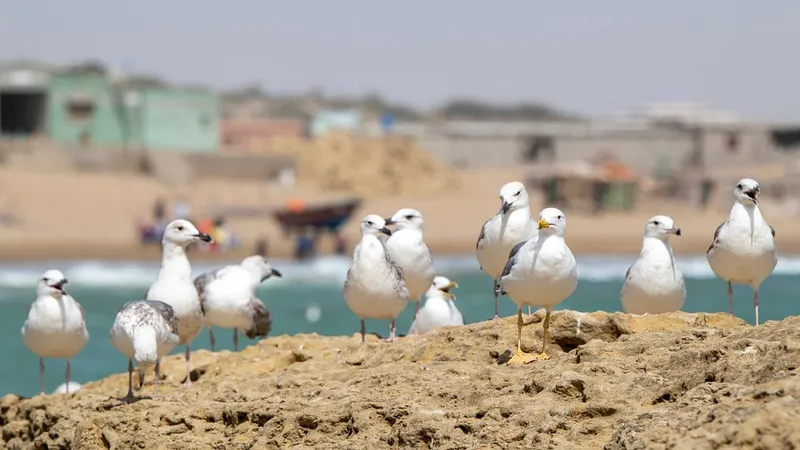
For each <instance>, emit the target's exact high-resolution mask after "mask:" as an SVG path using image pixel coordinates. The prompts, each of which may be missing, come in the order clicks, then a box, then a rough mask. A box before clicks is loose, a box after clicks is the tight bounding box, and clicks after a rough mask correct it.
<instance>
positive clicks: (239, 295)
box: [194, 255, 282, 352]
mask: <svg viewBox="0 0 800 450" xmlns="http://www.w3.org/2000/svg"><path fill="white" fill-rule="evenodd" d="M273 276H275V277H281V276H282V275H281V273H280V272H279V271H277V270H275V269H273V268H272V266H270V265H269V263H268V262H267V260H266V259H265V258H264V257H263V256H261V255H253V256H248V257H247V258H245V259H243V260H242V262H241V264H235V265H230V266H225V267H223V268H221V269H217V270H214V271H212V272H209V273H205V274H203V275H200V276H199V277H197V278H195V279H194V285H195V287H196V288H197V295H199V296H200V304H201V305H202V307H203V313H204V314H205V318H206V326H207V327H208V336H209V338H210V340H211V351H212V352H213V351H214V344H215V341H214V331H213V330H212V329H211V328H212V327H214V326H218V327H222V328H233V350H234V351H238V350H239V330H242V332H243V333H244V334H245V335H246V336H247V337H248V338H249V339H253V338H255V337H259V336H260V337H263V336H266V335H267V334H269V330H270V328H271V327H272V314H270V312H269V310H268V309H267V307H266V306H264V304H263V303H261V300H259V299H258V297H256V290H257V289H258V285H259V284H261V283H262V282H264V281H265V280H266V279H268V278H270V277H273Z"/></svg>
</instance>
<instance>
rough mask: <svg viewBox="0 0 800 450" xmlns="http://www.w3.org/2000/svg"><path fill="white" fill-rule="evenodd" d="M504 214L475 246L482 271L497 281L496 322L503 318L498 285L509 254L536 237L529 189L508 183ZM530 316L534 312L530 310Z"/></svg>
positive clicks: (503, 190)
mask: <svg viewBox="0 0 800 450" xmlns="http://www.w3.org/2000/svg"><path fill="white" fill-rule="evenodd" d="M500 200H501V201H502V204H501V206H500V210H499V211H498V212H497V214H495V215H494V217H492V218H491V219H489V220H487V221H486V222H485V223H484V224H483V227H481V234H480V235H479V236H478V242H477V243H476V244H475V247H476V250H477V254H478V264H480V267H481V270H483V271H484V272H486V273H487V274H489V276H491V277H492V280H494V283H493V286H492V293H493V294H494V318H495V319H499V318H500V312H499V311H500V310H499V304H498V299H497V294H498V282H499V279H500V275H501V274H502V273H503V267H504V266H505V264H506V261H508V257H509V252H511V249H512V248H514V246H515V245H517V244H518V243H520V242H522V241H525V240H528V239H531V238H532V237H534V236H536V227H535V222H533V221H532V220H531V206H530V200H529V199H528V191H526V190H525V185H523V184H522V183H520V182H518V181H512V182H510V183H506V184H504V185H503V187H501V188H500ZM528 313H529V314H530V308H528Z"/></svg>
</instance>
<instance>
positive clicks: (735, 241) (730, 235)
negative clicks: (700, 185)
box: [706, 178, 778, 325]
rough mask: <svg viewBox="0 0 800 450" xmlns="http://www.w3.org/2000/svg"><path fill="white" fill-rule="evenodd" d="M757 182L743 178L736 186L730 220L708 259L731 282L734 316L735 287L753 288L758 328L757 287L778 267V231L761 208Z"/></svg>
mask: <svg viewBox="0 0 800 450" xmlns="http://www.w3.org/2000/svg"><path fill="white" fill-rule="evenodd" d="M759 192H760V188H759V187H758V182H757V181H756V180H753V179H751V178H743V179H741V180H739V183H737V184H736V188H735V189H734V190H733V196H734V197H735V198H736V201H735V202H734V203H733V208H731V212H730V215H729V216H728V220H726V221H725V222H723V223H722V224H721V225H720V226H719V227H717V230H716V231H715V232H714V240H713V242H711V246H709V247H708V251H707V252H706V258H707V259H708V264H709V266H711V270H712V271H714V273H715V274H716V275H717V276H718V277H720V278H722V279H723V280H725V281H727V282H728V311H729V312H730V313H731V314H733V285H734V284H746V285H749V286H750V287H751V288H753V309H754V310H755V324H756V325H758V288H759V286H761V283H762V282H764V280H765V279H766V278H767V277H768V276H769V275H770V274H771V273H772V271H773V270H774V269H775V265H776V264H778V252H777V250H776V248H775V229H774V228H772V227H771V226H770V225H769V224H767V222H766V221H765V220H764V217H763V216H762V215H761V211H760V210H759V208H758V193H759Z"/></svg>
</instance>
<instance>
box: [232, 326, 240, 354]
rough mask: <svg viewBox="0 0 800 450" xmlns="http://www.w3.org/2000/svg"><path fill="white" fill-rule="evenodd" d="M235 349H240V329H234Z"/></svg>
mask: <svg viewBox="0 0 800 450" xmlns="http://www.w3.org/2000/svg"><path fill="white" fill-rule="evenodd" d="M233 351H235V352H238V351H239V330H237V329H236V328H234V329H233Z"/></svg>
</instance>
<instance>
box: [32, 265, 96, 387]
mask: <svg viewBox="0 0 800 450" xmlns="http://www.w3.org/2000/svg"><path fill="white" fill-rule="evenodd" d="M66 284H67V278H66V277H65V276H64V274H63V273H61V271H60V270H56V269H50V270H48V271H47V272H45V273H44V275H42V278H40V279H39V282H38V283H37V285H36V300H34V301H33V303H32V304H31V306H30V308H29V309H28V317H27V319H25V324H24V325H23V326H22V343H23V344H25V346H26V347H28V349H30V351H32V352H33V353H35V354H36V355H37V356H39V392H40V393H41V395H44V358H64V359H66V360H67V370H66V372H65V373H64V379H65V384H66V393H69V387H70V380H69V379H70V358H72V357H73V356H75V355H77V354H78V353H79V352H80V351H81V350H83V347H84V346H86V343H87V342H88V341H89V332H88V331H87V330H86V317H85V315H84V313H83V307H82V306H81V304H80V303H78V302H77V301H75V299H74V298H72V296H71V295H69V294H67V293H66V292H65V291H64V285H66Z"/></svg>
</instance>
